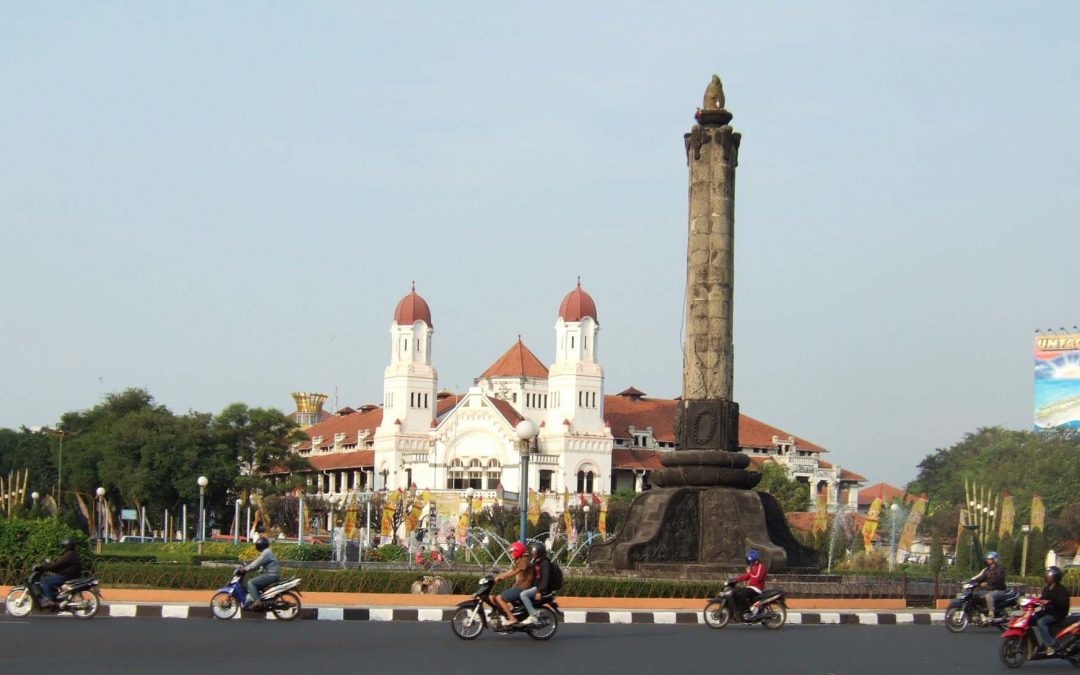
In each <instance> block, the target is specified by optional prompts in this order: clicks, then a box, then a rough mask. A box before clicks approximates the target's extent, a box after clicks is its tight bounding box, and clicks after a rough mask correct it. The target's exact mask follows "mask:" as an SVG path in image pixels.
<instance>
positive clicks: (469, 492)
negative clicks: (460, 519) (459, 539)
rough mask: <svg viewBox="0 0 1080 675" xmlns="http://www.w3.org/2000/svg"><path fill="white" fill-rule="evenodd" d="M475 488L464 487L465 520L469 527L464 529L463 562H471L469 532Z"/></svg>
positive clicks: (471, 525) (470, 538) (470, 529)
mask: <svg viewBox="0 0 1080 675" xmlns="http://www.w3.org/2000/svg"><path fill="white" fill-rule="evenodd" d="M475 492H476V491H475V490H473V489H472V487H471V486H470V487H468V488H465V513H466V516H465V521H466V522H468V523H469V528H468V529H467V530H465V562H471V557H472V556H471V553H472V537H471V536H469V533H470V532H472V529H473V524H472V498H473V494H475Z"/></svg>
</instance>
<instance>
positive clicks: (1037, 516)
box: [1031, 494, 1046, 532]
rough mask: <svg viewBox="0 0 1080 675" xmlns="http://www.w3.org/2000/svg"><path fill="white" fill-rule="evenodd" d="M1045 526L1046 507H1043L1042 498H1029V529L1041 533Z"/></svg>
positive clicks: (1037, 496)
mask: <svg viewBox="0 0 1080 675" xmlns="http://www.w3.org/2000/svg"><path fill="white" fill-rule="evenodd" d="M1045 526H1046V507H1045V506H1044V505H1043V500H1042V497H1040V496H1039V495H1037V494H1036V495H1033V496H1032V497H1031V529H1032V530H1038V531H1039V532H1042V530H1043V528H1044V527H1045Z"/></svg>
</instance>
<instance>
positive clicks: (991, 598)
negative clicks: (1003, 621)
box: [984, 591, 1005, 616]
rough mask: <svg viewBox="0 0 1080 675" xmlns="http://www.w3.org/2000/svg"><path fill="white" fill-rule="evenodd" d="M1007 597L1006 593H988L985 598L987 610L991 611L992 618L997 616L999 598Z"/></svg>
mask: <svg viewBox="0 0 1080 675" xmlns="http://www.w3.org/2000/svg"><path fill="white" fill-rule="evenodd" d="M1003 595H1005V591H988V592H987V593H986V596H985V598H984V599H985V600H986V609H988V610H989V611H990V616H994V615H995V614H997V602H998V598H1000V597H1001V596H1003Z"/></svg>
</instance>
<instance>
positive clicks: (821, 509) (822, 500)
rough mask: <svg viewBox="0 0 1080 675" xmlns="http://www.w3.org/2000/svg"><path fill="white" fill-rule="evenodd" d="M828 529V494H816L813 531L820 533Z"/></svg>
mask: <svg viewBox="0 0 1080 675" xmlns="http://www.w3.org/2000/svg"><path fill="white" fill-rule="evenodd" d="M827 529H829V496H828V495H818V498H817V513H816V514H815V515H814V526H813V533H814V534H820V533H822V532H824V531H825V530H827Z"/></svg>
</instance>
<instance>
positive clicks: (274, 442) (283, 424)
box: [212, 403, 312, 497]
mask: <svg viewBox="0 0 1080 675" xmlns="http://www.w3.org/2000/svg"><path fill="white" fill-rule="evenodd" d="M212 428H213V431H214V434H215V436H216V438H217V447H218V449H219V450H220V452H221V453H222V455H223V456H228V457H230V458H232V459H233V460H234V461H235V462H236V464H237V465H238V466H239V475H238V476H236V478H235V485H236V487H237V489H238V490H239V491H240V492H242V493H243V494H244V496H245V497H247V496H248V495H249V494H250V493H251V492H252V491H255V492H260V493H263V494H272V493H275V492H282V491H284V490H287V489H289V488H291V487H295V486H296V485H299V484H300V483H301V482H302V481H303V477H302V476H301V475H299V474H300V473H302V472H304V471H311V470H312V469H311V463H310V462H308V461H307V459H306V458H304V457H301V456H300V455H298V454H297V453H295V452H293V451H292V446H293V444H294V443H299V442H302V441H304V440H306V436H305V435H304V432H303V431H302V430H301V429H300V427H299V426H297V424H296V422H295V421H293V420H292V418H290V417H289V416H287V415H285V414H284V413H282V412H281V411H280V410H276V409H274V408H249V407H248V406H246V405H244V404H243V403H233V404H232V405H230V406H228V407H226V408H225V409H224V410H223V411H221V413H220V414H219V415H218V416H217V417H215V418H214V420H213V423H212ZM274 471H284V472H287V473H288V474H289V475H290V476H291V478H290V479H289V480H288V481H287V482H285V483H283V484H275V483H274V482H273V481H272V480H271V474H272V472H274Z"/></svg>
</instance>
